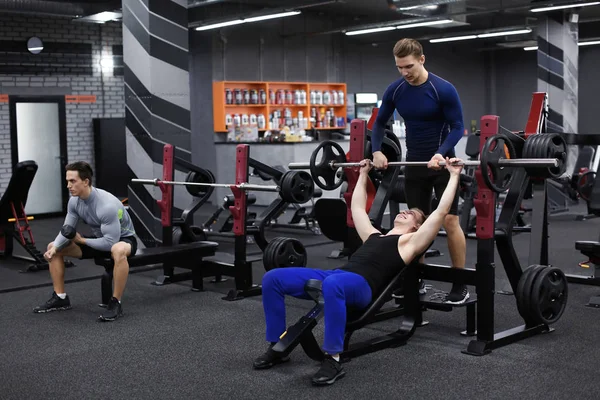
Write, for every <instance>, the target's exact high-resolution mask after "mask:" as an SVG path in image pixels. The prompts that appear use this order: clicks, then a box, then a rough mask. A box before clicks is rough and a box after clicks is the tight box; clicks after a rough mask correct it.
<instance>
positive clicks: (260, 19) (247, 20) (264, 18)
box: [244, 11, 301, 22]
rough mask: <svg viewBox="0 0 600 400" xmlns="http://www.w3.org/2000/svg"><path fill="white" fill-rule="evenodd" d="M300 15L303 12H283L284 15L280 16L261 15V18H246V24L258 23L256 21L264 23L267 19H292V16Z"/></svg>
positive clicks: (280, 14)
mask: <svg viewBox="0 0 600 400" xmlns="http://www.w3.org/2000/svg"><path fill="white" fill-rule="evenodd" d="M300 13H301V11H289V12H283V13H278V14H270V15H261V16H260V17H252V18H245V19H244V22H256V21H264V20H266V19H273V18H283V17H290V16H292V15H298V14H300Z"/></svg>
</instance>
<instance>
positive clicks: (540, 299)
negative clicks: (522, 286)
mask: <svg viewBox="0 0 600 400" xmlns="http://www.w3.org/2000/svg"><path fill="white" fill-rule="evenodd" d="M568 297H569V289H568V284H567V277H566V276H565V273H564V272H563V271H562V270H560V269H558V268H555V267H547V268H545V269H544V270H542V271H541V272H540V273H539V274H537V276H536V278H535V280H534V282H533V286H532V289H531V299H530V301H529V307H530V310H531V316H532V320H533V322H534V323H536V324H547V325H550V324H553V323H555V322H557V321H558V320H559V319H560V317H561V316H562V314H563V312H564V311H565V308H566V306H567V299H568Z"/></svg>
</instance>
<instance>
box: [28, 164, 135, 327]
mask: <svg viewBox="0 0 600 400" xmlns="http://www.w3.org/2000/svg"><path fill="white" fill-rule="evenodd" d="M92 176H93V172H92V168H91V167H90V165H89V164H88V163H86V162H84V161H78V162H75V163H72V164H69V165H67V167H66V179H67V187H68V189H69V193H70V194H71V198H70V199H69V204H68V206H67V216H66V218H65V223H64V225H65V226H70V227H73V228H75V227H76V225H77V222H78V221H79V220H80V219H81V220H82V221H83V222H85V223H86V224H87V225H88V226H89V227H90V228H92V232H93V233H94V236H92V237H82V236H81V235H80V234H79V233H77V234H76V235H75V237H74V238H73V239H71V240H69V239H67V238H65V237H64V236H63V235H62V233H59V234H58V236H57V237H56V239H55V240H54V242H52V243H50V244H48V251H46V253H45V254H44V258H45V259H46V260H48V262H49V264H50V268H49V269H50V275H51V276H52V283H53V286H54V293H52V297H51V298H50V300H48V301H47V302H46V303H45V304H42V305H41V306H38V307H36V308H35V309H34V310H33V311H34V312H35V313H45V312H49V311H56V310H68V309H70V308H71V301H70V300H69V296H67V294H66V293H65V262H64V257H74V258H79V259H93V258H96V257H112V258H113V260H114V261H115V267H114V291H113V297H112V299H111V300H110V302H109V303H108V304H107V305H106V306H107V310H106V312H105V313H104V314H103V315H102V316H101V317H100V318H99V319H100V320H101V321H114V320H115V319H117V318H118V317H120V316H121V315H122V312H123V311H122V308H121V298H122V296H123V292H124V291H125V283H126V282H127V276H128V274H129V264H128V262H127V257H129V256H130V255H135V253H136V251H137V239H136V237H135V236H134V235H135V230H134V227H133V223H132V221H131V218H130V217H129V214H128V213H127V210H126V209H125V207H124V206H123V203H121V201H120V200H119V199H118V198H116V197H115V196H113V195H112V194H111V193H109V192H107V191H105V190H102V189H98V188H96V187H93V186H92Z"/></svg>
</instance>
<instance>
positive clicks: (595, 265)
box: [565, 240, 600, 308]
mask: <svg viewBox="0 0 600 400" xmlns="http://www.w3.org/2000/svg"><path fill="white" fill-rule="evenodd" d="M575 249H577V250H579V251H580V252H581V253H582V254H583V255H585V256H588V257H589V259H588V260H589V261H588V262H587V263H580V264H579V265H581V266H582V267H583V266H587V267H588V268H590V269H591V270H592V273H591V275H589V276H583V275H571V274H565V276H566V277H567V282H573V283H581V284H584V285H594V286H600V276H597V275H596V272H597V271H600V242H594V241H588V240H582V241H577V242H575ZM588 263H590V264H592V265H587V264H588ZM586 305H587V306H588V307H594V308H600V296H593V297H592V298H591V299H590V301H589V303H588V304H586Z"/></svg>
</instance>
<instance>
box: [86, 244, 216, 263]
mask: <svg viewBox="0 0 600 400" xmlns="http://www.w3.org/2000/svg"><path fill="white" fill-rule="evenodd" d="M217 247H219V244H218V243H216V242H193V243H184V244H177V245H174V246H168V247H149V248H145V249H140V250H138V251H137V253H136V255H135V256H132V257H129V259H128V263H129V266H130V267H139V266H143V265H151V264H161V263H163V262H165V261H169V262H174V263H177V262H182V261H183V262H188V263H189V262H194V260H195V259H196V258H197V259H198V260H200V259H201V258H202V257H210V256H214V255H215V253H216V251H217ZM94 261H95V263H96V265H102V266H103V267H104V268H106V269H111V268H112V267H114V261H113V259H112V258H96V259H95V260H94Z"/></svg>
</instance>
